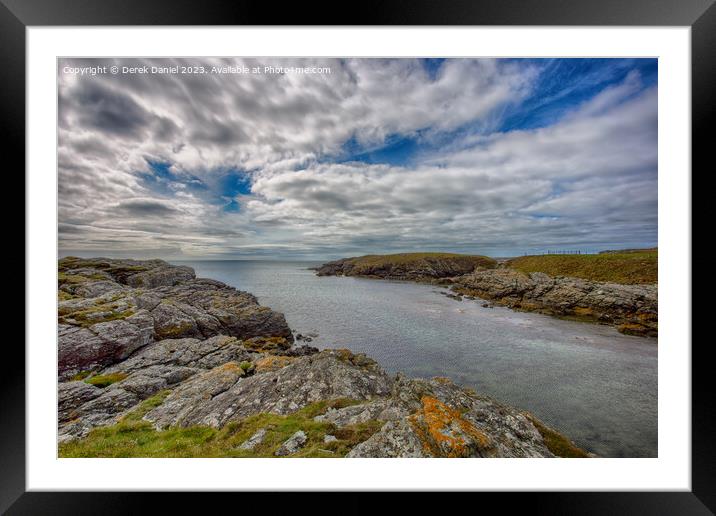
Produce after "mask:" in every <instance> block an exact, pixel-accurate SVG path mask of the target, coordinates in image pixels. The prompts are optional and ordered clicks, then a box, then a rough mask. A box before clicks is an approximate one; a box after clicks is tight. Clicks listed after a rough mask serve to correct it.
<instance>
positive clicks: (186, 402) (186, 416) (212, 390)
mask: <svg viewBox="0 0 716 516" xmlns="http://www.w3.org/2000/svg"><path fill="white" fill-rule="evenodd" d="M244 375H245V373H244V370H243V369H241V367H240V366H239V364H237V363H236V362H227V363H226V364H223V365H221V366H218V367H215V368H214V369H211V370H209V371H206V372H204V373H201V374H198V375H195V376H193V377H192V378H190V379H189V380H188V381H186V382H184V383H182V384H181V385H180V386H179V387H177V388H176V389H174V390H173V391H172V393H171V394H170V395H169V396H168V397H167V399H166V400H165V401H164V403H162V404H161V405H160V406H159V407H157V408H155V409H153V410H151V411H150V412H149V413H147V414H146V415H145V416H144V419H145V420H147V421H150V422H152V423H154V426H155V427H156V428H166V427H168V426H172V425H177V424H178V425H181V426H189V422H191V423H192V424H205V425H209V426H214V427H218V426H220V423H221V422H223V421H224V420H225V418H224V417H223V416H224V415H223V414H221V413H219V412H216V411H214V412H212V411H211V410H205V408H206V406H207V405H213V404H212V401H213V400H214V399H215V398H216V397H217V396H219V395H220V394H222V393H225V392H226V391H228V390H229V389H230V388H231V387H233V386H234V385H236V383H237V382H238V381H239V379H240V378H242V377H243V376H244ZM197 419H201V423H199V422H198V421H197Z"/></svg>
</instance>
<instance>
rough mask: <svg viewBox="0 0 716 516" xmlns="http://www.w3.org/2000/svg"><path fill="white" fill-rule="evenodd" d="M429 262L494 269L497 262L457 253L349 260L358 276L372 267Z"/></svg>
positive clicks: (380, 255)
mask: <svg viewBox="0 0 716 516" xmlns="http://www.w3.org/2000/svg"><path fill="white" fill-rule="evenodd" d="M430 261H436V262H437V261H449V262H456V263H465V264H470V265H471V266H473V267H474V266H479V267H494V266H495V265H496V264H497V262H496V261H495V260H494V259H492V258H490V257H488V256H482V255H466V254H457V253H399V254H378V255H376V254H374V255H366V256H359V257H357V258H351V259H350V263H352V264H353V267H354V270H355V273H356V274H360V273H361V271H363V270H370V269H372V268H374V267H384V266H386V265H393V266H400V265H419V264H421V263H424V262H430Z"/></svg>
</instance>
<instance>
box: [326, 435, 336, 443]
mask: <svg viewBox="0 0 716 516" xmlns="http://www.w3.org/2000/svg"><path fill="white" fill-rule="evenodd" d="M337 440H338V438H337V437H336V436H335V435H331V434H326V435H324V436H323V442H324V443H332V442H333V441H337Z"/></svg>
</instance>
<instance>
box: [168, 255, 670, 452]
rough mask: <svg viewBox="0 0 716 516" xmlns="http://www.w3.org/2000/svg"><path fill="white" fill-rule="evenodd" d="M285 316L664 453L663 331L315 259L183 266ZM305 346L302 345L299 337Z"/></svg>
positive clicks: (553, 418)
mask: <svg viewBox="0 0 716 516" xmlns="http://www.w3.org/2000/svg"><path fill="white" fill-rule="evenodd" d="M181 264H182V265H190V266H192V267H194V269H195V270H196V273H197V276H200V277H208V278H213V279H217V280H220V281H223V282H225V283H227V284H229V285H231V286H233V287H236V288H238V289H240V290H246V291H248V292H251V293H253V294H254V295H256V297H258V299H259V302H260V303H261V304H262V305H266V306H269V307H271V308H272V309H274V310H277V311H279V312H283V313H284V314H285V316H286V320H287V321H288V324H289V326H290V327H291V329H293V330H296V331H297V332H298V333H302V334H304V335H305V334H307V333H317V334H318V337H317V338H315V339H314V340H313V342H312V343H310V344H311V345H314V346H316V347H319V348H325V347H346V348H349V349H351V350H352V351H354V352H362V353H366V354H367V355H369V356H371V357H373V358H375V359H376V360H377V361H378V362H379V363H380V364H381V365H382V366H383V368H385V369H386V370H387V371H389V372H397V371H402V372H404V373H405V374H408V375H411V376H421V377H430V376H448V377H450V378H452V379H453V380H454V381H456V382H457V383H459V384H462V385H465V386H470V387H473V388H474V389H475V390H477V391H478V392H480V393H484V394H487V395H490V396H493V397H495V398H496V399H498V400H500V401H503V402H505V403H508V404H510V405H514V406H516V407H519V408H522V409H526V410H529V411H530V412H532V413H534V414H535V415H536V416H537V417H539V418H540V419H542V420H544V421H545V422H547V423H548V424H550V425H552V426H554V427H555V428H557V429H559V430H560V431H562V432H563V433H564V434H565V435H567V436H569V437H570V438H571V439H572V440H574V441H575V442H576V443H577V444H579V445H580V446H582V447H584V448H585V449H587V450H589V451H592V452H594V453H597V454H598V455H600V456H610V457H655V456H656V455H657V345H656V339H644V338H641V337H630V336H627V335H622V334H620V333H618V332H617V331H616V330H615V329H613V328H611V327H607V326H601V325H595V324H588V323H579V322H572V321H565V320H560V319H555V318H552V317H548V316H544V315H540V314H530V313H520V312H514V311H512V310H510V309H508V308H502V307H495V308H483V307H482V306H481V304H482V302H481V301H469V300H464V301H462V302H459V301H456V300H453V299H450V298H447V297H445V296H444V295H441V294H440V293H439V292H441V291H442V292H445V291H446V290H445V289H443V288H441V287H434V286H430V285H419V284H414V283H406V282H393V281H382V280H370V279H361V278H338V277H317V276H316V275H315V273H314V272H313V271H311V270H308V267H310V266H313V265H317V264H312V263H307V262H271V261H203V262H181ZM299 344H300V343H299Z"/></svg>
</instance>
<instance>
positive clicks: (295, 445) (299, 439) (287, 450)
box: [274, 430, 308, 457]
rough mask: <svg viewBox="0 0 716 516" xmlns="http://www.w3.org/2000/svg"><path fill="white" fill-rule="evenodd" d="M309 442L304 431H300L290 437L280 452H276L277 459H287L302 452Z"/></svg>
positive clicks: (280, 447) (279, 449) (280, 448)
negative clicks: (287, 456) (299, 451)
mask: <svg viewBox="0 0 716 516" xmlns="http://www.w3.org/2000/svg"><path fill="white" fill-rule="evenodd" d="M306 441H308V437H307V436H306V433H305V432H304V431H303V430H298V431H297V432H296V433H295V434H293V435H292V436H291V437H289V438H288V439H287V440H286V441H285V442H284V443H283V444H282V445H281V446H279V448H278V450H276V453H274V455H276V456H277V457H285V456H286V455H293V454H294V453H296V452H297V451H298V450H300V449H301V448H302V447H303V445H304V444H306Z"/></svg>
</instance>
